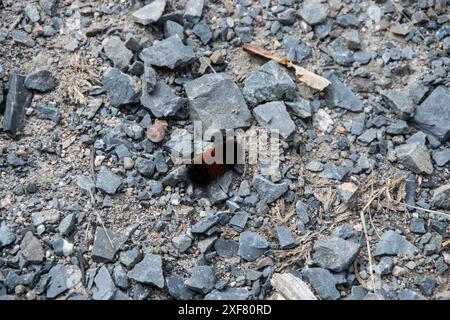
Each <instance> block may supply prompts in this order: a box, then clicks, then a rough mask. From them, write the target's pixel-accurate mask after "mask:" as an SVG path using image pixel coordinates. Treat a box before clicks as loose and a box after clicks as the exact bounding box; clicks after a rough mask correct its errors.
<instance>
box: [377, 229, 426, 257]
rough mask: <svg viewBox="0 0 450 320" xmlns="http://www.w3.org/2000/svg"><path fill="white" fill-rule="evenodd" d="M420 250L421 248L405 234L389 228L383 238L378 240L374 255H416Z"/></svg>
mask: <svg viewBox="0 0 450 320" xmlns="http://www.w3.org/2000/svg"><path fill="white" fill-rule="evenodd" d="M418 251H419V249H417V248H416V246H414V245H413V244H412V243H410V242H409V241H408V240H406V239H405V238H404V237H403V236H401V235H399V234H398V233H397V232H395V231H392V230H388V231H386V232H384V233H383V235H382V236H381V240H380V241H379V242H378V244H377V247H376V249H375V252H374V256H384V255H388V256H393V255H399V256H405V255H414V254H416V253H417V252H418Z"/></svg>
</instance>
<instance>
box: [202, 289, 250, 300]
mask: <svg viewBox="0 0 450 320" xmlns="http://www.w3.org/2000/svg"><path fill="white" fill-rule="evenodd" d="M249 298H250V292H249V291H248V289H247V288H226V289H225V290H223V291H219V290H213V291H211V292H210V293H208V294H207V295H206V296H205V298H204V300H218V301H220V300H248V299H249Z"/></svg>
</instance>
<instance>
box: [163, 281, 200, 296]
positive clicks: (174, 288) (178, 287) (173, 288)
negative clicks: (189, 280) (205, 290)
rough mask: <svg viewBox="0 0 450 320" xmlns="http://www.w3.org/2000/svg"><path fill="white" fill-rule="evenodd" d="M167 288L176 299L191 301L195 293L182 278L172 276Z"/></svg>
mask: <svg viewBox="0 0 450 320" xmlns="http://www.w3.org/2000/svg"><path fill="white" fill-rule="evenodd" d="M167 288H168V289H169V293H170V295H171V296H172V297H174V298H175V299H180V300H191V299H192V297H193V296H194V294H193V292H192V291H191V290H189V289H188V288H187V286H186V285H185V284H184V279H183V278H182V277H180V276H171V277H168V278H167Z"/></svg>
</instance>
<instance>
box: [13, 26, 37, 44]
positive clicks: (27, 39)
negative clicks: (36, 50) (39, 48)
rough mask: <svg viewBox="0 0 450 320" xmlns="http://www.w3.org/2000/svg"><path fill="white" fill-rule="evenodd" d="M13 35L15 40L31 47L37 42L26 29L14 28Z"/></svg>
mask: <svg viewBox="0 0 450 320" xmlns="http://www.w3.org/2000/svg"><path fill="white" fill-rule="evenodd" d="M11 37H12V39H13V40H14V42H17V43H19V44H22V45H24V46H27V47H30V48H32V47H34V44H35V42H34V40H33V39H32V38H31V36H30V35H29V34H28V33H26V32H24V31H21V30H14V31H12V32H11Z"/></svg>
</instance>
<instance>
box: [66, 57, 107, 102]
mask: <svg viewBox="0 0 450 320" xmlns="http://www.w3.org/2000/svg"><path fill="white" fill-rule="evenodd" d="M91 69H92V68H91V67H90V66H88V65H87V64H85V63H83V62H82V60H81V57H80V55H79V54H75V55H73V56H72V57H71V58H70V59H69V62H68V64H67V66H66V71H65V72H64V74H63V75H62V78H61V89H62V90H63V92H64V93H65V96H66V99H67V100H68V101H69V102H70V103H73V104H77V105H85V104H88V97H87V96H88V93H89V91H90V90H92V88H94V87H95V86H98V85H100V84H101V82H100V77H99V75H98V74H96V73H95V72H93V71H92V70H91Z"/></svg>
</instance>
